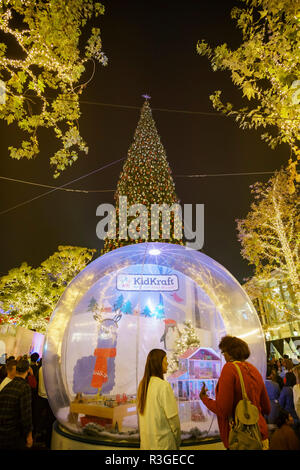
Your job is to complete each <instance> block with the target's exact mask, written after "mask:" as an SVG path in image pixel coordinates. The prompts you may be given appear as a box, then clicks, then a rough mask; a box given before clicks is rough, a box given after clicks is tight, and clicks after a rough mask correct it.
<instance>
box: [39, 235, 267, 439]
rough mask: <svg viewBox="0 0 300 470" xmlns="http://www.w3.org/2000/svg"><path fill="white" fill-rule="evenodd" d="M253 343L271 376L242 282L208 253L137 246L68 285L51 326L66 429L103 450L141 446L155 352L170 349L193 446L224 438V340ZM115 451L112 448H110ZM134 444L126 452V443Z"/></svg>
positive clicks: (52, 388)
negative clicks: (145, 392)
mask: <svg viewBox="0 0 300 470" xmlns="http://www.w3.org/2000/svg"><path fill="white" fill-rule="evenodd" d="M226 334H230V335H233V336H238V337H240V338H242V339H244V340H245V341H246V342H247V343H248V345H249V348H250V351H251V355H250V358H249V361H250V362H252V363H253V364H254V365H255V366H256V367H257V368H258V370H259V371H260V373H261V374H262V376H263V377H264V376H265V367H266V364H265V357H266V350H265V342H264V335H263V331H262V328H261V325H260V321H259V318H258V315H257V313H256V311H255V309H254V307H253V305H252V303H251V301H250V299H249V298H248V296H247V294H246V293H245V291H244V290H243V289H242V287H241V286H240V284H239V283H238V281H237V280H236V279H235V278H234V277H233V276H232V275H231V274H230V273H229V272H228V271H227V270H226V269H225V268H224V267H223V266H221V265H220V264H219V263H217V262H216V261H214V260H213V259H212V258H210V257H208V256H206V255H204V254H203V253H200V252H198V251H195V250H192V249H189V248H186V247H184V246H181V245H175V244H170V243H157V242H155V243H148V242H146V243H137V244H134V245H128V246H125V247H122V248H118V249H116V250H113V251H111V252H109V253H107V254H105V255H103V256H101V257H99V258H97V259H96V260H95V261H93V262H91V263H90V264H89V265H88V266H87V267H86V268H85V269H83V270H82V271H81V272H80V273H79V274H78V275H77V276H76V277H75V278H74V279H73V281H72V282H71V283H70V284H69V285H68V287H67V288H66V290H65V292H64V294H63V295H62V297H61V299H60V300H59V302H58V304H57V306H56V308H55V310H54V312H53V314H52V316H51V319H50V323H49V327H48V331H47V335H46V339H45V346H44V352H43V374H44V381H45V386H46V390H47V395H48V398H49V402H50V406H51V408H52V410H53V413H54V415H55V416H56V419H57V422H58V423H59V424H58V425H59V426H61V427H62V429H64V430H65V432H67V433H69V434H70V435H72V436H73V437H76V438H77V439H78V438H79V439H82V440H83V441H84V442H90V443H93V444H95V443H96V444H97V442H99V443H101V442H102V443H103V442H107V443H111V442H114V443H115V445H116V444H117V443H118V442H119V443H121V442H123V443H124V442H126V443H128V445H129V447H130V446H133V447H134V446H136V447H138V446H139V433H138V420H137V409H136V392H137V388H138V384H139V382H140V380H141V379H142V377H143V373H144V368H145V363H146V358H147V355H148V353H149V351H150V350H151V349H154V348H159V349H164V350H165V351H166V353H167V356H168V362H169V369H168V372H167V374H166V376H165V379H166V380H168V381H169V382H170V383H171V385H172V388H173V391H174V394H175V396H176V399H177V402H178V409H179V417H180V422H181V431H182V442H183V444H184V443H185V442H186V443H190V442H191V441H192V442H195V441H198V442H201V441H203V440H205V439H206V440H207V439H208V438H210V439H212V438H216V436H217V435H218V433H219V431H218V425H217V419H216V416H215V415H214V414H212V413H211V412H210V411H209V410H207V408H206V407H205V406H204V405H203V403H202V402H201V401H200V400H199V392H200V389H201V387H202V383H203V382H205V384H206V387H207V389H208V391H209V392H208V393H209V394H210V396H211V397H214V393H215V386H216V383H217V380H218V377H219V375H220V371H221V368H222V366H223V363H224V360H223V358H222V356H221V354H220V351H219V349H218V344H219V342H220V339H221V338H222V337H223V336H224V335H226ZM108 445H109V444H108ZM123 445H124V444H123Z"/></svg>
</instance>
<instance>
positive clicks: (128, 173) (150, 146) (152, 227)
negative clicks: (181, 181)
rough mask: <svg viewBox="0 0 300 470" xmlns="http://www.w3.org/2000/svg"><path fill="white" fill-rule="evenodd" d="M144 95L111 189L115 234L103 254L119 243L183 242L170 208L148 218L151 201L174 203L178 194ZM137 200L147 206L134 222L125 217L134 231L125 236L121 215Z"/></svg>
mask: <svg viewBox="0 0 300 470" xmlns="http://www.w3.org/2000/svg"><path fill="white" fill-rule="evenodd" d="M145 96H146V100H145V102H144V105H143V107H142V109H141V116H140V120H139V122H138V125H137V128H136V131H135V134H134V140H133V143H132V145H131V146H130V148H129V150H128V158H127V160H126V162H125V164H124V167H123V170H122V172H121V175H120V178H119V182H118V185H117V190H116V193H115V201H116V227H117V230H116V238H107V239H106V240H105V244H104V249H103V251H102V253H103V254H104V253H107V252H109V251H111V250H113V249H115V248H119V247H121V246H125V245H128V244H132V243H140V242H145V241H150V240H151V241H161V242H170V243H177V244H181V245H183V241H182V238H181V237H182V235H181V236H178V233H177V231H176V230H175V231H174V227H175V225H176V224H175V223H174V222H175V220H176V219H175V217H176V214H174V213H173V212H172V211H171V212H170V220H169V221H165V220H164V219H163V218H162V217H157V218H155V219H154V218H152V219H151V217H150V216H149V214H151V206H152V205H154V204H158V205H162V204H167V205H168V206H172V205H173V204H176V203H178V198H177V196H176V193H175V185H174V182H173V178H172V176H171V169H170V166H169V164H168V162H167V158H166V153H165V150H164V147H163V145H162V143H161V140H160V137H159V135H158V132H157V129H156V126H155V122H154V120H153V117H152V113H151V109H150V106H149V102H148V98H149V97H148V96H147V95H145ZM123 196H126V197H127V206H126V207H125V206H123V204H125V202H123V201H124V197H123ZM119 201H120V202H119ZM120 204H121V205H120ZM137 204H142V205H143V206H144V207H145V208H147V210H146V211H143V210H142V208H141V210H140V212H139V214H137V215H138V219H139V220H138V222H137V221H136V220H135V217H133V216H131V217H130V216H129V217H128V219H127V221H126V222H127V223H128V225H129V228H130V227H133V228H135V230H136V232H137V233H136V236H135V237H129V236H128V233H127V223H126V224H125V223H123V220H122V219H121V216H122V214H123V213H124V212H125V213H126V212H127V208H128V207H129V206H132V205H137ZM120 209H122V210H120ZM169 223H170V230H169V226H168V224H169ZM130 224H132V225H130ZM141 227H148V230H147V231H146V233H144V231H141ZM151 231H152V233H154V232H156V234H158V235H159V236H158V237H155V238H152V237H151ZM164 232H167V233H169V234H170V235H169V237H167V238H165V239H163V238H162V236H163V235H164ZM139 235H140V237H139Z"/></svg>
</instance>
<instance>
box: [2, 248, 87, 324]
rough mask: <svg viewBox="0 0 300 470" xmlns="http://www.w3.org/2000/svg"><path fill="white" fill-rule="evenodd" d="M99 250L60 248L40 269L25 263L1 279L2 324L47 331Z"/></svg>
mask: <svg viewBox="0 0 300 470" xmlns="http://www.w3.org/2000/svg"><path fill="white" fill-rule="evenodd" d="M95 251H96V250H93V249H88V248H81V247H76V246H59V247H58V251H56V252H55V253H54V254H53V255H52V256H50V257H49V258H48V259H46V260H45V261H44V262H43V263H42V264H41V266H39V267H38V268H32V267H31V266H29V265H28V264H27V263H22V265H21V266H20V267H18V268H14V269H11V270H10V271H9V273H8V274H7V275H6V276H3V277H1V278H0V307H1V310H2V313H1V314H0V324H6V323H8V324H16V325H17V326H24V327H26V328H30V329H35V330H37V331H39V332H41V333H44V332H45V331H46V328H47V325H48V322H49V319H50V316H51V314H52V312H53V310H54V307H55V305H56V303H57V302H58V300H59V298H60V297H61V295H62V293H63V292H64V290H65V288H66V287H67V285H68V284H69V282H70V281H71V280H72V279H73V278H74V277H75V276H76V275H77V274H78V273H79V272H80V271H82V269H84V268H85V266H86V265H87V264H88V263H89V262H90V261H91V259H92V258H93V256H94V253H95Z"/></svg>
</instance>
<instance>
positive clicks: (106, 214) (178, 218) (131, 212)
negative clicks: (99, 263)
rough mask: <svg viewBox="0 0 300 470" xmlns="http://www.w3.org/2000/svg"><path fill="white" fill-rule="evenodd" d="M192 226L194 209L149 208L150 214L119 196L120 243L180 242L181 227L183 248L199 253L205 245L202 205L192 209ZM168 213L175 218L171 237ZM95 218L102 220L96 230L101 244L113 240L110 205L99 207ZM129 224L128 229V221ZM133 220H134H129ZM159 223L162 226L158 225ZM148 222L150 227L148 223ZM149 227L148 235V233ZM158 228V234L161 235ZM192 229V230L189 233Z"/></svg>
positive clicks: (188, 206)
mask: <svg viewBox="0 0 300 470" xmlns="http://www.w3.org/2000/svg"><path fill="white" fill-rule="evenodd" d="M195 206H196V208H195V211H194V212H195V216H196V217H195V223H193V205H192V204H184V206H183V210H182V207H181V205H180V204H177V203H174V204H172V205H168V204H151V208H150V210H148V208H147V207H146V206H145V205H143V204H133V205H131V206H128V205H127V197H126V196H119V210H118V214H119V233H118V238H119V240H128V237H130V238H131V239H133V240H137V239H139V238H140V239H142V240H145V241H146V240H149V238H150V239H151V240H152V241H153V240H156V241H157V240H158V239H163V240H171V235H172V236H173V235H174V238H175V239H177V240H180V239H182V232H183V230H182V226H184V236H185V238H186V240H187V242H186V246H187V247H188V248H194V249H195V250H201V249H202V248H203V245H204V204H196V205H195ZM171 213H173V218H174V233H173V234H171ZM96 215H97V216H100V217H102V219H101V220H100V222H98V224H97V227H96V234H97V237H98V238H100V240H105V239H106V238H110V239H116V238H117V230H116V210H115V207H114V206H113V205H112V204H100V206H98V207H97V210H96ZM129 217H130V218H131V221H130V223H129V225H128V218H129ZM132 218H134V219H133V220H132ZM160 220H161V224H160ZM149 222H150V223H149ZM149 226H150V233H149ZM160 227H161V231H160ZM192 227H194V228H195V230H193V229H192Z"/></svg>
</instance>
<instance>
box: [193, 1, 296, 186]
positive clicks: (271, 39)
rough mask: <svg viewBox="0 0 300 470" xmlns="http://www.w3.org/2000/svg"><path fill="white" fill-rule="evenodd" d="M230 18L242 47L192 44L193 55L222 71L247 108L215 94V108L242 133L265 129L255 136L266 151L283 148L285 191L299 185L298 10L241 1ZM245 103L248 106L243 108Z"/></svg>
mask: <svg viewBox="0 0 300 470" xmlns="http://www.w3.org/2000/svg"><path fill="white" fill-rule="evenodd" d="M241 1H242V2H243V3H244V4H245V5H243V8H238V7H235V8H233V9H232V11H231V16H232V18H233V19H235V20H236V22H237V27H238V28H239V29H240V30H241V32H242V37H243V42H242V44H241V46H240V47H239V48H238V49H236V50H231V49H230V48H229V47H228V45H227V44H226V43H224V44H222V45H220V46H217V47H215V48H212V47H210V46H209V45H208V44H207V43H206V42H205V40H201V41H198V44H197V51H198V53H199V54H200V55H203V56H207V57H208V59H209V60H210V62H211V65H212V68H213V70H214V71H216V70H227V71H229V72H230V73H231V79H232V82H233V83H234V84H235V85H236V86H237V87H238V88H239V89H240V90H241V91H242V94H243V97H244V98H245V99H246V100H247V105H246V106H245V107H243V108H241V109H238V110H236V109H234V105H233V104H232V103H224V102H223V101H222V99H221V91H220V90H217V91H215V92H214V94H213V95H211V96H210V99H211V101H212V103H213V106H214V108H215V109H217V110H219V111H221V112H222V113H224V114H225V115H227V116H233V117H235V119H236V121H237V122H239V125H240V127H241V128H243V129H251V128H255V129H257V128H259V127H262V128H265V129H266V132H264V133H263V134H261V137H262V139H263V140H265V141H266V142H267V143H268V144H269V145H270V146H271V148H275V147H276V145H277V144H280V143H286V144H288V146H289V148H290V158H289V171H290V174H291V178H290V180H289V181H290V184H289V188H290V191H291V192H293V191H294V190H295V186H294V183H293V181H294V180H296V181H300V175H299V174H297V168H296V166H297V160H299V159H300V147H299V140H300V134H299V125H300V9H299V2H298V1H297V0H241ZM249 102H251V106H250V104H249Z"/></svg>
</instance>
